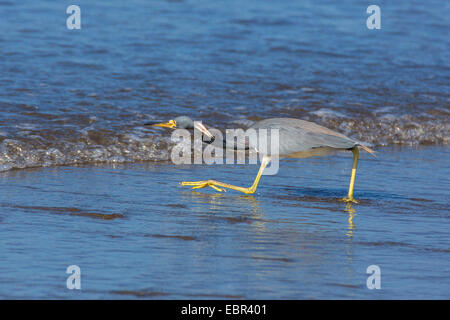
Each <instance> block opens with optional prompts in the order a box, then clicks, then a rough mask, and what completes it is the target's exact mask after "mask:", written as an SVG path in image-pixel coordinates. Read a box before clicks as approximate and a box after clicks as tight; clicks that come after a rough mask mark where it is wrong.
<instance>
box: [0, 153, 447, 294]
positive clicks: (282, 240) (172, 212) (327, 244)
mask: <svg viewBox="0 0 450 320" xmlns="http://www.w3.org/2000/svg"><path fill="white" fill-rule="evenodd" d="M449 152H450V149H449V148H448V147H445V148H444V147H422V148H419V149H412V148H401V149H398V148H397V149H389V148H384V149H381V150H380V151H379V152H378V155H377V158H373V157H371V156H369V155H368V154H362V155H361V160H360V162H359V170H358V174H357V180H356V191H355V196H356V198H357V199H358V200H360V204H355V205H353V206H352V207H347V206H346V205H345V204H344V203H342V202H339V201H337V199H338V198H340V197H342V196H344V195H345V194H346V191H347V186H348V181H349V173H350V170H351V162H352V161H351V153H342V154H338V155H337V156H332V157H323V158H310V159H302V160H284V161H282V162H281V163H280V171H279V172H278V174H277V175H275V176H263V178H262V182H261V184H260V186H259V188H258V190H257V193H256V194H255V195H252V196H243V195H241V194H240V193H237V192H234V191H228V192H226V193H222V194H218V193H217V192H215V191H214V190H212V189H209V190H208V189H202V190H199V192H192V191H191V189H189V188H186V187H182V186H180V185H179V182H180V181H182V180H200V179H207V178H215V179H217V180H221V181H225V182H230V183H234V184H236V185H243V186H246V185H249V184H250V183H251V181H252V180H253V178H254V175H255V174H256V171H257V167H256V166H249V165H231V166H230V165H221V166H220V165H215V166H208V165H192V166H188V165H183V166H175V165H172V164H170V163H165V162H161V163H151V162H147V163H136V164H120V165H114V166H111V165H104V166H79V167H54V168H42V169H26V170H13V171H8V172H3V173H1V174H0V195H1V196H0V227H1V229H2V232H0V252H1V257H2V263H0V297H1V298H76V299H79V298H87V299H90V298H125V299H128V298H158V299H172V298H176V299H178V298H186V299H191V298H194V299H206V298H219V299H221V298H235V299H247V298H248V299H251V298H257V299H259V298H260V299H267V298H273V299H300V298H313V299H317V298H326V299H328V298H332V299H335V298H336V299H341V298H367V299H379V298H382V299H394V298H401V299H405V298H408V299H410V298H419V299H420V298H423V299H431V298H437V299H448V298H449V297H450V284H449V281H448V279H449V278H448V270H449V268H450V258H449V254H450V248H449V243H450V228H449V222H448V221H449V218H450V217H449V210H448V207H449V199H450V193H449V190H450V180H449V173H450V166H449V162H448V159H449V156H450V154H449ZM73 264H75V265H78V266H79V267H80V268H81V286H82V290H81V291H77V290H68V289H66V278H67V277H68V275H67V274H66V273H65V272H66V268H67V267H68V266H69V265H73ZM369 265H378V266H379V267H380V268H381V289H380V290H369V289H368V288H367V287H366V279H367V277H368V276H369V275H368V274H366V268H367V267H368V266H369Z"/></svg>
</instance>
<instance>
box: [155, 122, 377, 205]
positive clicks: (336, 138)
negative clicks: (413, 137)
mask: <svg viewBox="0 0 450 320" xmlns="http://www.w3.org/2000/svg"><path fill="white" fill-rule="evenodd" d="M150 125H153V126H159V127H167V128H173V129H175V128H183V129H192V128H194V127H195V128H197V129H198V130H200V131H201V132H203V134H205V135H206V136H208V137H209V138H212V140H210V141H213V140H214V138H213V136H212V134H211V133H210V132H209V131H208V129H206V127H205V126H203V125H201V124H199V122H194V121H192V119H190V118H189V117H186V116H182V117H178V118H175V119H174V120H170V121H168V122H166V123H159V124H150ZM248 129H253V130H255V131H256V132H259V131H258V130H259V129H267V130H272V129H277V130H278V134H279V150H278V153H277V156H279V157H280V158H309V157H312V156H319V155H326V154H329V153H331V152H333V151H345V150H350V151H352V153H353V166H352V173H351V177H350V186H349V188H348V194H347V196H346V197H345V198H343V199H342V200H343V201H345V202H355V203H357V201H356V200H355V198H354V197H353V190H354V186H355V177H356V167H357V164H358V157H359V150H358V147H361V148H362V149H363V150H365V151H367V152H369V153H371V154H374V151H373V150H372V149H370V148H369V147H367V146H364V145H362V144H361V142H359V141H356V140H353V139H351V138H349V137H346V136H345V135H343V134H341V133H339V132H336V131H333V130H330V129H328V128H325V127H323V126H320V125H318V124H316V123H313V122H309V121H305V120H300V119H294V118H271V119H265V120H261V121H258V122H255V123H254V124H253V125H251V126H250V127H249V128H248ZM208 143H209V142H208ZM248 147H250V148H253V149H256V148H255V147H254V146H252V145H250V146H248ZM273 155H274V154H263V157H262V160H261V166H260V168H259V171H258V174H257V175H256V178H255V180H254V182H253V184H252V185H251V186H250V187H247V188H246V187H239V186H234V185H231V184H228V183H224V182H220V181H216V180H202V181H183V182H181V185H183V186H192V188H193V189H199V188H205V187H211V188H213V189H215V190H217V191H223V189H221V188H228V189H232V190H237V191H240V192H243V193H246V194H252V193H255V191H256V188H257V187H258V184H259V181H260V179H261V175H262V173H263V171H264V169H265V168H266V167H267V165H268V164H269V163H270V161H271V157H272V156H273Z"/></svg>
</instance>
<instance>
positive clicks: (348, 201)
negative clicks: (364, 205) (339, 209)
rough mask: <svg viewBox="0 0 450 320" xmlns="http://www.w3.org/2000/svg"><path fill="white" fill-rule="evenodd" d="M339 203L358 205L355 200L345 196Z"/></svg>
mask: <svg viewBox="0 0 450 320" xmlns="http://www.w3.org/2000/svg"><path fill="white" fill-rule="evenodd" d="M339 201H343V202H347V203H359V202H358V201H356V199H355V198H353V197H349V196H346V197H345V198H342V199H340V200H339Z"/></svg>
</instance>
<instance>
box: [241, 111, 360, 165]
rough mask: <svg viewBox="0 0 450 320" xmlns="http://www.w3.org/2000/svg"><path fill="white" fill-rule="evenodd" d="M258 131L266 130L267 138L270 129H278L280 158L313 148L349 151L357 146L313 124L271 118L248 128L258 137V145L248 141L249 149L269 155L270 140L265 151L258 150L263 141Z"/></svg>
mask: <svg viewBox="0 0 450 320" xmlns="http://www.w3.org/2000/svg"><path fill="white" fill-rule="evenodd" d="M260 129H267V135H268V136H269V137H270V136H271V133H270V131H271V129H278V133H279V152H277V154H279V155H281V156H283V155H289V154H292V153H296V152H306V151H311V150H313V149H315V148H323V147H326V148H333V149H351V148H353V147H354V146H356V145H358V143H357V142H356V141H355V140H352V139H350V138H348V137H346V136H344V135H343V134H340V133H338V132H335V131H333V130H330V129H328V128H325V127H323V126H320V125H318V124H315V123H313V122H309V121H305V120H300V119H293V118H272V119H266V120H262V121H259V122H257V123H255V124H254V125H253V126H251V127H250V128H249V130H255V131H256V135H257V136H258V145H255V143H254V142H252V141H250V147H255V148H257V150H258V151H260V152H262V153H264V154H269V155H270V154H272V153H273V152H275V150H274V151H271V149H270V145H271V143H272V142H271V140H270V138H269V139H268V140H267V146H268V147H267V149H266V150H267V151H266V152H264V150H260V149H261V148H260V147H261V141H260V140H261V138H262V140H264V134H263V135H261V132H262V131H260Z"/></svg>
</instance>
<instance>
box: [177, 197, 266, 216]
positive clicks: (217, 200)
mask: <svg viewBox="0 0 450 320" xmlns="http://www.w3.org/2000/svg"><path fill="white" fill-rule="evenodd" d="M181 194H182V196H183V197H184V198H189V199H188V200H191V201H192V200H193V201H194V202H195V203H198V204H209V205H210V208H209V209H210V211H211V212H218V211H226V210H227V209H232V208H239V211H243V212H251V214H250V216H251V217H252V218H258V217H259V218H260V217H262V215H263V214H262V211H261V208H260V205H259V201H258V200H256V198H255V197H254V196H253V195H239V196H229V195H228V196H227V195H225V194H223V193H202V192H196V191H189V192H182V193H181ZM245 207H249V209H250V210H242V209H243V208H245Z"/></svg>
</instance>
